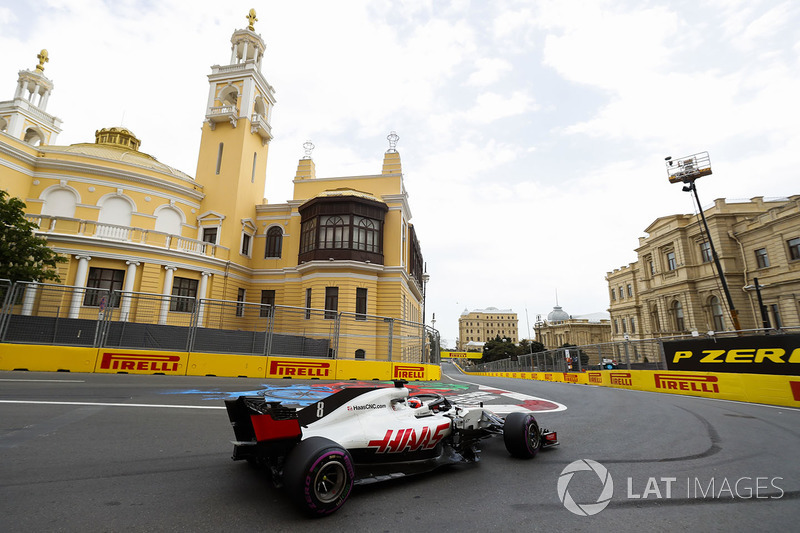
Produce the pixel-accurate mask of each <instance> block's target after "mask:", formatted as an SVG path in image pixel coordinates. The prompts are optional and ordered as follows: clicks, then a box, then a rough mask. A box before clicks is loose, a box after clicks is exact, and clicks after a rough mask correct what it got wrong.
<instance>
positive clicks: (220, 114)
mask: <svg viewBox="0 0 800 533" xmlns="http://www.w3.org/2000/svg"><path fill="white" fill-rule="evenodd" d="M238 120H239V108H238V107H236V106H235V105H221V106H216V107H209V108H208V113H206V122H208V124H209V126H211V129H212V130H213V129H214V128H216V127H217V123H218V122H230V123H231V125H233V127H234V128H235V127H236V123H237V121H238Z"/></svg>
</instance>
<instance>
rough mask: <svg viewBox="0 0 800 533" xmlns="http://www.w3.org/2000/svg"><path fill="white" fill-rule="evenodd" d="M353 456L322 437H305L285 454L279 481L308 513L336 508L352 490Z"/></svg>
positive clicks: (328, 512) (316, 514)
mask: <svg viewBox="0 0 800 533" xmlns="http://www.w3.org/2000/svg"><path fill="white" fill-rule="evenodd" d="M354 477H355V472H354V470H353V459H352V457H350V453H348V451H347V450H345V449H344V448H342V447H341V446H339V445H338V444H336V443H335V442H334V441H332V440H330V439H326V438H324V437H309V438H308V439H305V440H303V441H301V442H300V444H298V445H297V446H295V447H294V449H293V450H292V451H291V452H290V453H289V457H288V458H287V460H286V466H285V467H284V470H283V483H284V486H285V487H286V491H287V493H288V496H289V498H290V499H291V500H292V501H293V502H294V503H295V504H296V505H298V506H299V507H300V509H301V510H302V511H303V512H305V513H306V514H309V515H311V516H325V515H328V514H331V513H333V512H334V511H336V510H337V509H339V508H340V507H341V506H342V505H344V502H345V501H347V498H348V497H349V496H350V493H351V492H352V490H353V479H354Z"/></svg>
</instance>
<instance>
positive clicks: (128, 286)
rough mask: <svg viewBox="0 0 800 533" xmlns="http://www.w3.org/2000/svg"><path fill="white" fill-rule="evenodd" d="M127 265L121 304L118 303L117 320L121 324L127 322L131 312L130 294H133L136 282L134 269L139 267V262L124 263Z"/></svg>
mask: <svg viewBox="0 0 800 533" xmlns="http://www.w3.org/2000/svg"><path fill="white" fill-rule="evenodd" d="M125 264H126V265H128V271H127V272H126V273H125V286H124V287H123V288H122V291H123V295H122V302H121V303H120V309H119V319H120V320H121V321H123V322H127V321H128V314H129V313H130V311H131V297H130V294H128V293H130V292H133V284H134V282H135V281H136V267H138V266H139V261H125Z"/></svg>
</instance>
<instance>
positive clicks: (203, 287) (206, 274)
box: [197, 272, 211, 328]
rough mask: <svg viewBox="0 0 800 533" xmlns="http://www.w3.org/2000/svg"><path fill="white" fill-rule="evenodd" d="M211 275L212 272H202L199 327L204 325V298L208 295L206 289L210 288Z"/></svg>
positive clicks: (198, 291)
mask: <svg viewBox="0 0 800 533" xmlns="http://www.w3.org/2000/svg"><path fill="white" fill-rule="evenodd" d="M210 277H211V272H200V287H199V288H198V289H197V300H198V305H199V306H200V307H199V309H198V311H197V327H198V328H202V327H203V314H204V313H205V305H203V299H204V298H205V297H206V290H207V289H208V278H210Z"/></svg>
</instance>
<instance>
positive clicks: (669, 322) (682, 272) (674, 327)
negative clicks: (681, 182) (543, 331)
mask: <svg viewBox="0 0 800 533" xmlns="http://www.w3.org/2000/svg"><path fill="white" fill-rule="evenodd" d="M704 214H705V216H706V219H707V220H708V225H709V230H710V232H711V237H712V239H713V243H714V248H715V249H716V251H717V255H718V256H719V259H720V263H721V265H722V268H723V271H724V273H725V279H726V281H727V284H728V287H729V289H730V293H731V297H732V300H733V304H734V307H735V309H736V311H737V312H738V318H739V321H740V324H741V327H742V329H759V328H761V327H762V326H763V319H762V315H761V312H760V309H759V305H758V293H757V291H756V290H755V289H756V285H755V279H756V278H757V279H758V285H759V289H760V292H761V297H762V301H763V303H764V307H765V312H766V318H767V320H768V321H769V323H770V327H773V328H775V327H779V328H780V327H789V326H791V327H797V326H800V298H799V297H798V294H800V196H798V195H795V196H791V197H789V198H782V199H772V200H765V199H764V198H762V197H756V198H753V199H751V200H750V201H749V202H726V201H725V200H724V199H719V200H716V201H715V202H714V206H713V207H710V208H708V209H707V210H705V211H704ZM645 231H646V232H647V236H645V237H641V238H640V239H639V247H638V248H637V249H636V253H637V255H638V260H637V261H636V262H634V263H631V264H630V265H628V266H625V267H622V268H619V269H616V270H614V271H612V272H608V273H607V275H606V280H607V281H608V290H609V297H610V303H611V305H610V308H609V311H610V313H611V322H612V332H613V340H615V341H619V340H624V338H625V336H628V337H629V338H631V339H646V338H653V337H663V336H672V335H683V334H689V333H691V332H694V331H696V332H699V333H706V332H708V331H731V330H733V329H734V328H733V326H732V320H731V314H730V310H729V309H728V303H727V298H726V297H725V294H724V292H723V290H722V288H721V284H720V281H719V278H718V276H717V273H716V270H715V267H714V262H713V258H712V254H711V249H710V245H709V240H708V237H707V236H706V235H705V231H704V230H703V227H702V223H701V221H700V217H699V215H670V216H666V217H661V218H658V219H656V220H655V221H654V222H653V223H652V224H650V226H648V227H647V228H646V229H645Z"/></svg>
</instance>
